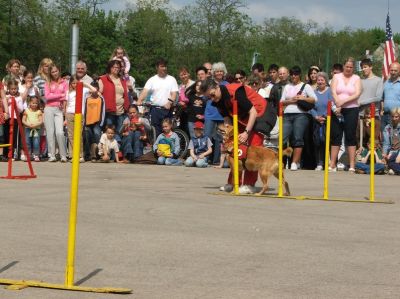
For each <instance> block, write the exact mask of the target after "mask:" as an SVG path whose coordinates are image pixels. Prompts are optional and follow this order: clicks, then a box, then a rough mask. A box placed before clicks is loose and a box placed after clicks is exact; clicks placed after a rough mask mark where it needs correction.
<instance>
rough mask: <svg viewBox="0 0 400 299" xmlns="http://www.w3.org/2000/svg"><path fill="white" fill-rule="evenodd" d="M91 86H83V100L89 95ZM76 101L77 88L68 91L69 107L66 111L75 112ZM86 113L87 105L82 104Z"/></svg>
mask: <svg viewBox="0 0 400 299" xmlns="http://www.w3.org/2000/svg"><path fill="white" fill-rule="evenodd" d="M89 92H90V90H89V88H87V87H84V88H83V95H82V102H84V100H85V99H86V98H87V97H88V96H89ZM75 103H76V90H73V91H69V92H68V93H67V107H66V112H67V113H72V114H74V113H75ZM84 113H85V105H82V114H84Z"/></svg>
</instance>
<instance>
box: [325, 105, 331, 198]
mask: <svg viewBox="0 0 400 299" xmlns="http://www.w3.org/2000/svg"><path fill="white" fill-rule="evenodd" d="M331 115H332V102H331V101H329V102H328V107H327V111H326V132H325V169H324V199H326V200H328V199H329V177H328V176H329V172H328V167H329V149H330V143H331V121H332V118H331Z"/></svg>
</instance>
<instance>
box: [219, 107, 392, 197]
mask: <svg viewBox="0 0 400 299" xmlns="http://www.w3.org/2000/svg"><path fill="white" fill-rule="evenodd" d="M331 107H332V102H331V101H330V102H328V107H327V123H326V143H325V165H328V164H329V153H330V132H331V113H332V109H331ZM370 110H371V139H370V144H371V146H370V147H371V148H370V150H371V152H372V153H373V152H374V151H375V117H374V116H375V104H374V103H372V104H371V109H370ZM278 114H279V146H278V159H279V183H278V194H263V195H256V194H239V153H238V152H239V140H238V133H239V130H238V104H237V100H234V101H233V113H232V118H233V132H234V133H233V143H234V146H233V178H234V181H233V191H232V192H231V193H226V192H223V193H222V192H218V193H214V194H215V195H227V196H246V197H267V198H280V199H291V200H321V201H331V202H354V203H382V204H393V203H394V202H393V201H385V200H376V199H375V173H374V171H371V172H370V186H369V187H370V188H369V189H370V192H369V193H370V194H369V197H368V200H362V199H351V198H332V197H330V196H329V171H328V167H325V170H324V188H323V194H322V196H321V197H315V196H307V195H301V196H286V195H284V194H283V105H282V103H280V104H279V113H278ZM370 167H371V169H375V157H374V155H370Z"/></svg>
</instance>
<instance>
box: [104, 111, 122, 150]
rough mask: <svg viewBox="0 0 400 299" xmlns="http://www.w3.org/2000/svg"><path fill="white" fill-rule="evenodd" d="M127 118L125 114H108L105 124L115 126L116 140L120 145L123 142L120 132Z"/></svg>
mask: <svg viewBox="0 0 400 299" xmlns="http://www.w3.org/2000/svg"><path fill="white" fill-rule="evenodd" d="M125 118H126V115H125V114H121V115H116V114H111V113H108V112H106V119H105V124H106V125H114V126H115V139H116V140H117V141H118V143H119V142H121V140H122V138H121V136H120V135H119V131H120V130H121V128H122V123H123V122H124V120H125Z"/></svg>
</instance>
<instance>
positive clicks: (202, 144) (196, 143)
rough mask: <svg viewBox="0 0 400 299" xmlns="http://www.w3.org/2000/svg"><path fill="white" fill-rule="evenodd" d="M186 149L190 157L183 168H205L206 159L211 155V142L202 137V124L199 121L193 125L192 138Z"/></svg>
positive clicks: (206, 164)
mask: <svg viewBox="0 0 400 299" xmlns="http://www.w3.org/2000/svg"><path fill="white" fill-rule="evenodd" d="M188 149H189V151H190V156H189V157H188V158H187V159H186V161H185V166H187V167H191V166H196V167H207V166H208V157H209V156H210V155H211V153H212V142H211V140H210V138H208V137H207V136H204V124H203V123H202V122H201V121H196V122H195V123H194V137H193V138H192V139H191V140H190V142H189V146H188Z"/></svg>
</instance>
